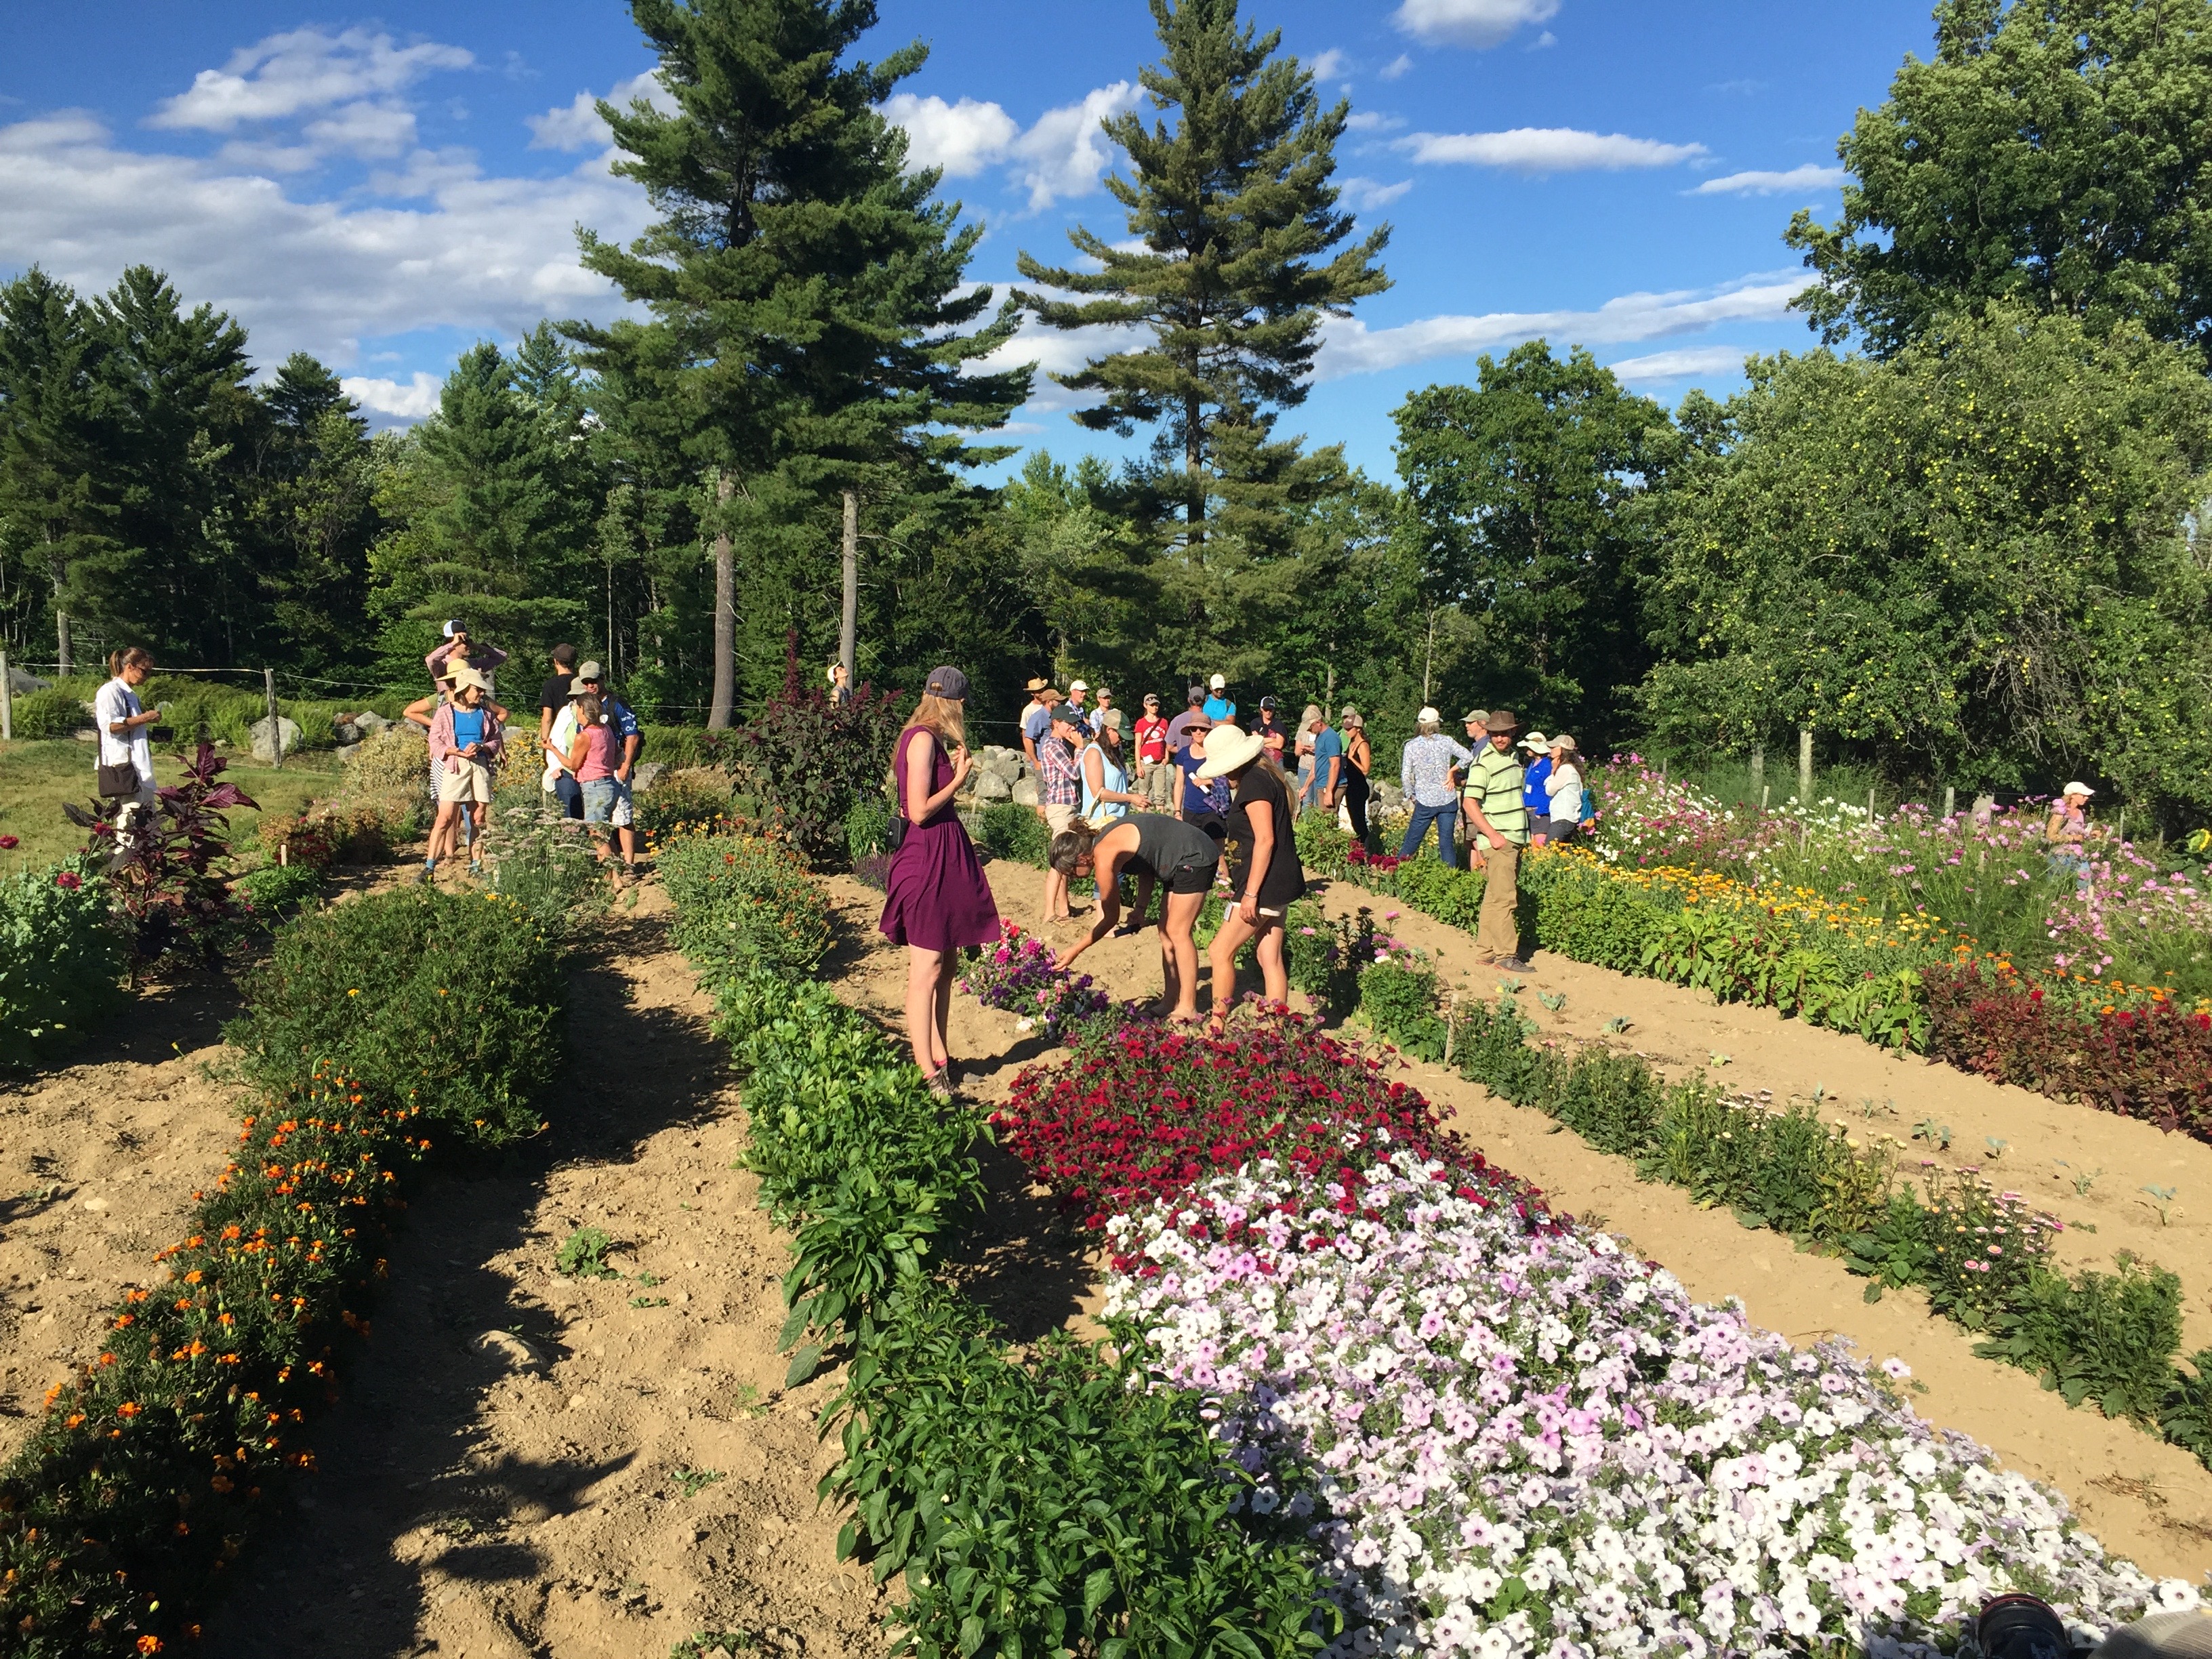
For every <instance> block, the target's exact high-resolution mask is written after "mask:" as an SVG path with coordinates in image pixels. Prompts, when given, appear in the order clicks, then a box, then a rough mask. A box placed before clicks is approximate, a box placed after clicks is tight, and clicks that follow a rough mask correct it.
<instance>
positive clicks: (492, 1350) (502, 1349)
mask: <svg viewBox="0 0 2212 1659" xmlns="http://www.w3.org/2000/svg"><path fill="white" fill-rule="evenodd" d="M469 1346H471V1348H474V1349H475V1350H476V1351H477V1352H478V1353H480V1354H487V1355H489V1356H490V1357H491V1358H494V1359H496V1360H498V1361H499V1362H500V1363H501V1364H503V1365H506V1366H507V1368H508V1369H509V1370H518V1371H543V1370H544V1369H545V1356H544V1354H542V1353H540V1352H538V1350H537V1348H536V1347H535V1346H532V1344H530V1343H528V1342H526V1341H524V1340H522V1338H520V1337H519V1336H517V1335H515V1334H513V1332H512V1331H496V1330H495V1331H485V1332H483V1333H482V1334H480V1335H478V1336H477V1338H476V1339H475V1340H473V1341H471V1343H470V1344H469Z"/></svg>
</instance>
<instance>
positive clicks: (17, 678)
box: [8, 662, 52, 697]
mask: <svg viewBox="0 0 2212 1659" xmlns="http://www.w3.org/2000/svg"><path fill="white" fill-rule="evenodd" d="M51 683H52V682H50V681H46V680H42V679H40V678H39V677H38V676H37V675H36V674H27V673H25V672H24V671H22V670H21V669H20V668H18V667H16V666H15V664H14V663H12V662H11V663H9V665H8V689H9V690H10V691H12V692H14V693H15V696H19V697H27V696H30V695H31V693H32V692H33V691H43V690H46V687H47V686H48V685H49V684H51Z"/></svg>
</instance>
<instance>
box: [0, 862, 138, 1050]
mask: <svg viewBox="0 0 2212 1659" xmlns="http://www.w3.org/2000/svg"><path fill="white" fill-rule="evenodd" d="M108 898H109V893H108V889H107V885H106V883H105V882H104V881H103V880H102V879H101V878H100V876H99V875H98V874H97V873H95V872H94V870H93V868H92V866H90V864H89V863H88V861H86V860H82V859H78V860H71V861H70V862H69V863H66V864H59V865H54V866H50V867H48V868H46V869H43V870H18V871H15V872H13V873H12V874H9V875H5V876H0V1067H4V1068H7V1069H14V1068H16V1067H19V1066H36V1065H40V1064H43V1063H45V1062H46V1061H47V1060H49V1059H50V1058H51V1057H53V1056H57V1055H58V1054H62V1053H63V1052H64V1051H66V1050H67V1049H68V1048H70V1046H72V1045H73V1044H74V1043H75V1042H76V1041H77V1040H78V1039H79V1038H80V1037H81V1036H83V1035H85V1034H87V1033H88V1032H89V1031H90V1030H92V1029H93V1028H94V1026H96V1025H97V1024H99V1023H100V1021H101V1020H102V1019H104V1018H106V1017H107V1016H108V1015H110V1014H112V1013H113V1012H115V1011H116V1010H117V1009H118V1008H120V1007H121V1006H123V1004H124V1002H125V997H126V994H125V991H124V988H123V970H124V968H125V964H126V963H127V962H128V960H129V955H130V952H129V947H128V945H127V944H126V943H125V933H124V931H123V930H122V928H121V927H118V925H117V924H116V923H115V922H114V921H112V919H111V917H110V915H109V913H108Z"/></svg>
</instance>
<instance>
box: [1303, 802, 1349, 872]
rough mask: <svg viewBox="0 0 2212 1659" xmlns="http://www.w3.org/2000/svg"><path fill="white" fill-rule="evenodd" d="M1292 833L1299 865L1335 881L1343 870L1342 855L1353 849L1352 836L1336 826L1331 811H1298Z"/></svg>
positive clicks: (1343, 860) (1343, 859)
mask: <svg viewBox="0 0 2212 1659" xmlns="http://www.w3.org/2000/svg"><path fill="white" fill-rule="evenodd" d="M1291 839H1292V840H1293V841H1295V842H1297V849H1298V864H1299V866H1300V867H1301V868H1302V869H1304V871H1305V872H1306V874H1307V875H1308V876H1319V877H1322V878H1324V879H1325V880H1329V881H1334V880H1335V879H1336V878H1339V877H1340V876H1341V875H1343V874H1344V868H1345V858H1346V854H1349V853H1350V852H1351V850H1352V836H1351V834H1350V833H1349V832H1348V831H1346V830H1343V829H1338V828H1337V827H1336V816H1335V814H1334V813H1333V812H1319V811H1314V812H1304V813H1301V814H1300V815H1299V817H1298V820H1297V824H1296V825H1295V826H1294V827H1293V828H1292V829H1291Z"/></svg>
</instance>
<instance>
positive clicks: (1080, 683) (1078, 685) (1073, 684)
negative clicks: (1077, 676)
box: [1067, 680, 1091, 691]
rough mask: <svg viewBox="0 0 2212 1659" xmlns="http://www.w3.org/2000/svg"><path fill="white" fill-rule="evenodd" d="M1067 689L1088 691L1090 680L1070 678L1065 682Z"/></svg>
mask: <svg viewBox="0 0 2212 1659" xmlns="http://www.w3.org/2000/svg"><path fill="white" fill-rule="evenodd" d="M1067 689H1068V690H1071V691H1088V690H1090V689H1091V682H1090V681H1089V680H1070V681H1068V683H1067Z"/></svg>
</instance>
